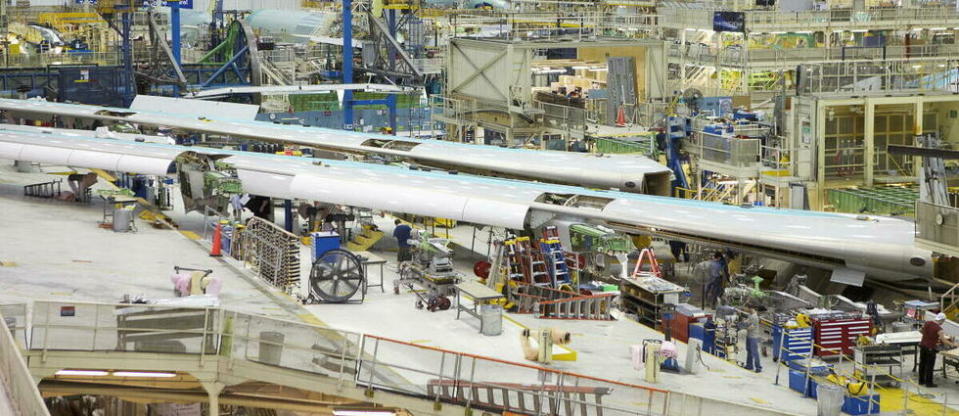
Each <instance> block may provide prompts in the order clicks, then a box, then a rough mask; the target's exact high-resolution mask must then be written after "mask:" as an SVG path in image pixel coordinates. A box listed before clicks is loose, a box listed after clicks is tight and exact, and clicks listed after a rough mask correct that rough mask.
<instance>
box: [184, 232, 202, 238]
mask: <svg viewBox="0 0 959 416" xmlns="http://www.w3.org/2000/svg"><path fill="white" fill-rule="evenodd" d="M180 234H183V236H184V237H186V238H189V239H191V240H199V239H200V235H199V234H197V233H195V232H193V231H180Z"/></svg>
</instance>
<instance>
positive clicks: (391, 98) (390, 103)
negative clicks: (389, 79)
mask: <svg viewBox="0 0 959 416" xmlns="http://www.w3.org/2000/svg"><path fill="white" fill-rule="evenodd" d="M386 108H387V109H389V113H390V130H391V131H392V132H393V135H394V136H396V134H397V133H396V94H390V95H387V96H386Z"/></svg>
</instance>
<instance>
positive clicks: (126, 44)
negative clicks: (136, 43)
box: [120, 12, 137, 106]
mask: <svg viewBox="0 0 959 416" xmlns="http://www.w3.org/2000/svg"><path fill="white" fill-rule="evenodd" d="M131 23H132V22H131V21H130V13H129V12H122V13H120V30H121V31H122V32H123V33H121V34H120V36H122V37H123V44H122V45H121V46H120V48H121V49H122V53H123V76H124V77H125V79H124V80H123V86H124V91H123V93H122V94H123V105H124V106H129V105H130V103H132V102H133V97H134V96H136V94H137V91H136V82H135V80H134V76H133V45H132V43H131V40H130V27H131Z"/></svg>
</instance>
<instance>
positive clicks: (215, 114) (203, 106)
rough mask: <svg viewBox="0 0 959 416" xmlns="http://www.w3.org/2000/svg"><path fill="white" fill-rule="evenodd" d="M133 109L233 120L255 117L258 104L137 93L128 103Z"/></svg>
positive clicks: (251, 119)
mask: <svg viewBox="0 0 959 416" xmlns="http://www.w3.org/2000/svg"><path fill="white" fill-rule="evenodd" d="M130 109H131V110H135V111H159V112H164V113H173V114H183V115H187V116H191V117H200V116H203V117H207V118H228V119H233V120H249V121H253V120H254V119H256V113H258V112H259V111H260V107H259V106H255V105H250V104H236V103H226V102H220V101H196V100H187V99H183V98H169V97H158V96H153V95H138V96H136V97H135V98H134V99H133V103H132V104H130Z"/></svg>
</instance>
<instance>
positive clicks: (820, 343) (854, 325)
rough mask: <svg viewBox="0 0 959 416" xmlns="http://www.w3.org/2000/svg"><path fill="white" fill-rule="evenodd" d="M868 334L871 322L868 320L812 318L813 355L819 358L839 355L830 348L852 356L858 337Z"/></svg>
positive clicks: (870, 331) (870, 330) (860, 318)
mask: <svg viewBox="0 0 959 416" xmlns="http://www.w3.org/2000/svg"><path fill="white" fill-rule="evenodd" d="M870 333H872V321H871V320H870V319H869V318H863V317H859V318H822V319H817V318H813V339H814V340H815V343H816V347H815V354H816V355H817V356H819V357H826V356H830V355H836V354H839V351H835V350H829V349H831V348H832V349H835V348H841V349H842V353H843V354H852V349H853V347H855V346H856V340H857V339H859V336H860V335H867V336H868V335H869V334H870Z"/></svg>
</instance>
